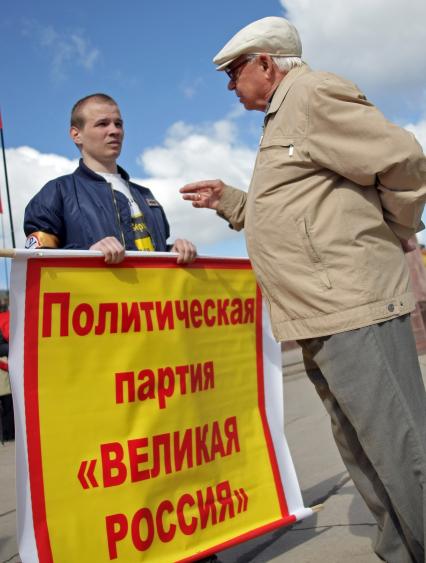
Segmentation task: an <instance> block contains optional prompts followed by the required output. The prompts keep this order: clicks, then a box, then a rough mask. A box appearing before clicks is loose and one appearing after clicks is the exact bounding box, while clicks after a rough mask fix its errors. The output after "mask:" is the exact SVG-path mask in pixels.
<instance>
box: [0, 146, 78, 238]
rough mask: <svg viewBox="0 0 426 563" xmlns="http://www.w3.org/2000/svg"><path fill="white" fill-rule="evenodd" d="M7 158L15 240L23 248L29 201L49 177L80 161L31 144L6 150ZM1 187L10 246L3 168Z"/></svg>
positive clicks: (71, 169) (6, 233)
mask: <svg viewBox="0 0 426 563" xmlns="http://www.w3.org/2000/svg"><path fill="white" fill-rule="evenodd" d="M6 158H7V171H8V178H9V192H10V199H11V205H12V212H13V225H14V231H15V241H16V246H17V247H18V248H22V247H23V246H24V243H25V236H24V231H23V227H22V225H23V220H24V210H25V206H26V205H27V203H28V201H29V200H30V199H31V197H32V196H33V195H34V194H35V193H37V192H38V190H39V189H40V188H41V187H42V186H43V185H44V184H45V183H46V182H47V181H48V180H51V179H52V178H55V177H57V176H62V175H63V174H69V173H70V172H72V171H73V170H75V168H76V166H77V163H78V161H77V160H69V159H67V158H64V157H63V156H59V155H56V154H42V153H40V152H38V151H37V150H35V149H33V148H30V147H19V148H16V149H7V150H6ZM0 187H1V198H2V203H3V213H4V215H3V217H4V225H5V239H6V246H10V245H11V239H10V234H9V233H10V228H9V214H8V210H7V197H6V189H5V183H4V176H3V171H2V172H1V173H0Z"/></svg>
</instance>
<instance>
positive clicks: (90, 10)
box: [0, 0, 426, 284]
mask: <svg viewBox="0 0 426 563" xmlns="http://www.w3.org/2000/svg"><path fill="white" fill-rule="evenodd" d="M269 15H285V16H286V17H288V18H289V19H291V20H292V21H293V23H295V25H296V26H297V27H298V29H299V32H300V34H301V38H302V44H303V47H304V58H305V60H307V62H308V63H309V64H311V66H313V67H314V68H318V69H324V70H332V71H335V72H338V73H340V74H343V75H345V76H346V77H348V78H351V79H352V80H354V81H355V82H356V83H357V84H358V86H360V87H361V88H362V89H363V90H364V92H365V93H366V94H367V96H368V97H370V99H372V100H373V101H374V102H375V103H377V104H378V105H379V107H380V108H381V109H382V111H383V112H384V113H385V114H386V115H387V117H388V118H389V119H391V120H393V121H395V122H397V123H398V124H400V125H402V126H408V127H409V128H411V129H412V130H413V131H414V132H415V133H416V134H417V136H418V138H419V140H420V141H421V142H422V143H423V146H424V147H425V146H426V88H425V79H424V77H425V76H426V57H424V45H426V32H425V26H424V21H425V20H426V2H425V1H424V0H406V1H405V2H404V3H403V4H402V3H401V2H399V1H397V0H357V1H355V0H346V1H345V2H341V0H281V1H279V0H262V1H259V0H236V1H232V0H216V1H215V2H206V1H203V0H197V1H195V0H184V1H182V2H175V1H168V2H167V1H166V2H148V1H145V0H139V1H136V0H129V1H126V0H124V1H123V2H121V3H119V4H118V3H113V2H108V1H105V0H103V1H100V0H91V1H86V2H82V1H80V0H74V1H73V2H72V3H62V2H54V1H53V0H46V1H41V2H38V3H35V2H33V1H29V0H24V1H21V2H17V3H8V4H4V5H3V8H2V16H1V18H0V36H1V39H2V41H1V57H0V72H1V74H0V76H1V77H2V80H1V89H0V108H1V111H2V116H3V124H4V134H5V140H6V145H7V148H8V151H7V159H8V168H9V180H10V187H11V198H12V208H13V213H14V224H15V232H16V238H17V246H22V244H23V240H24V239H23V234H22V214H23V209H24V206H25V204H26V202H27V201H28V200H29V198H30V197H31V196H32V195H33V194H34V193H35V192H36V191H37V190H38V189H40V187H41V186H42V185H43V184H44V183H45V182H46V181H47V180H48V179H50V178H53V177H55V176H58V175H60V174H64V173H68V172H69V171H71V170H73V168H74V167H75V164H76V163H75V159H76V158H77V157H78V154H77V151H76V149H75V147H74V145H73V144H72V142H71V141H70V139H69V137H68V120H69V113H70V108H71V106H72V105H73V103H74V102H75V101H76V100H77V99H79V98H80V97H82V96H85V95H87V94H88V93H92V92H97V91H101V92H106V93H108V94H110V95H112V96H113V97H114V98H115V99H116V100H117V101H118V103H119V105H120V107H121V111H122V114H123V117H124V121H125V131H126V140H125V145H124V149H123V152H122V155H121V157H120V161H119V162H120V164H121V165H122V166H124V167H125V168H126V169H127V170H128V171H129V173H130V174H131V176H132V177H133V178H135V179H137V180H139V181H141V182H143V183H145V185H148V186H149V187H151V188H152V189H153V191H154V192H155V194H156V196H157V198H158V199H159V200H160V201H161V202H162V203H163V204H164V206H165V207H166V211H167V213H168V215H169V219H170V222H171V223H172V233H173V235H174V236H175V237H178V236H184V237H186V238H191V239H192V240H193V241H194V242H195V243H196V244H197V245H198V247H199V249H200V251H201V252H202V253H208V254H225V255H244V254H245V245H244V240H243V237H242V235H241V234H236V233H232V232H230V230H229V229H227V227H226V225H225V224H222V223H221V221H220V220H219V219H217V218H216V217H215V216H214V214H213V213H212V212H209V211H207V210H206V211H201V212H200V211H198V212H197V211H196V210H193V209H192V208H190V206H189V205H188V204H186V203H184V202H181V201H180V200H179V196H177V190H178V188H179V187H180V186H181V185H182V184H183V183H185V182H187V181H193V180H198V179H203V178H211V177H214V178H216V177H221V178H222V179H223V180H225V181H227V182H229V183H232V184H233V185H236V186H240V187H244V188H247V186H248V182H249V179H250V174H251V170H252V167H253V163H254V157H255V153H256V147H257V142H258V138H259V134H260V125H261V123H262V117H263V116H262V114H261V113H259V112H245V111H244V110H243V109H242V108H241V107H239V105H238V103H237V100H236V98H235V95H233V94H232V93H230V92H228V91H227V89H226V84H227V81H226V77H225V76H224V74H223V73H218V72H216V71H215V69H214V65H213V64H212V63H211V59H212V57H213V56H214V55H215V54H216V52H217V51H219V49H220V48H221V47H222V46H223V45H224V43H225V42H226V41H227V40H228V39H229V38H230V37H231V36H232V35H233V34H234V33H235V32H236V31H238V29H240V28H241V27H243V26H244V25H246V24H247V23H249V22H251V21H253V20H255V19H258V18H261V17H265V16H269ZM0 191H1V195H2V200H3V203H4V204H5V199H6V198H5V190H4V180H3V173H2V170H1V169H0ZM4 220H5V223H6V231H8V219H7V216H5V217H4ZM8 242H9V241H8V239H7V237H6V244H7V243H8ZM9 244H10V242H9ZM7 245H8V244H7ZM0 271H1V268H0ZM0 284H1V279H0Z"/></svg>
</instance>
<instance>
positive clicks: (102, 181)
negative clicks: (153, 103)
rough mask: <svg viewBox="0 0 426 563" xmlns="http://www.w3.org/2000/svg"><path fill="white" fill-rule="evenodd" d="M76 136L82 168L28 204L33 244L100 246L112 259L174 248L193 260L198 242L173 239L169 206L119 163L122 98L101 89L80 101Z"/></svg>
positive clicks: (73, 116)
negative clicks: (128, 252)
mask: <svg viewBox="0 0 426 563" xmlns="http://www.w3.org/2000/svg"><path fill="white" fill-rule="evenodd" d="M70 135H71V138H72V140H73V141H74V143H75V144H76V146H77V148H78V149H79V150H80V152H81V156H82V158H81V160H80V163H79V166H78V168H77V169H76V170H75V172H73V173H72V174H68V175H67V176H61V177H60V178H56V179H55V180H51V181H50V182H48V183H47V184H46V185H45V186H44V187H43V188H42V189H41V191H40V192H38V193H37V194H36V195H35V196H34V197H33V199H32V200H31V201H30V203H29V204H28V206H27V208H26V210H25V219H24V230H25V234H26V235H27V243H26V248H41V247H42V248H68V249H90V250H100V251H101V252H102V253H103V254H104V256H105V261H106V262H107V263H109V264H116V263H119V262H121V261H122V260H123V258H124V253H125V250H126V249H127V250H157V251H164V252H165V251H167V250H171V251H172V252H177V253H178V255H179V256H178V259H177V261H178V262H179V263H186V262H192V261H193V260H194V259H195V257H196V249H195V247H194V245H193V244H192V243H191V242H189V241H186V240H184V239H177V240H176V242H175V243H174V244H173V245H170V246H169V245H168V244H167V239H168V237H169V224H168V222H167V219H166V215H165V213H164V211H163V208H162V207H161V205H160V204H159V203H158V201H157V200H156V199H155V197H154V195H153V194H152V192H151V191H150V190H149V189H148V188H145V187H142V186H139V185H138V184H135V183H134V182H131V181H130V180H129V176H128V174H127V172H126V171H125V170H123V169H122V168H120V167H119V166H118V165H117V158H118V157H119V155H120V153H121V146H122V143H123V138H124V127H123V120H122V118H121V114H120V109H119V107H118V105H117V104H116V102H115V101H114V100H113V99H112V98H111V97H110V96H107V95H106V94H100V93H98V94H92V95H90V96H86V97H85V98H82V99H81V100H79V101H78V102H76V104H75V105H74V107H73V108H72V111H71V129H70Z"/></svg>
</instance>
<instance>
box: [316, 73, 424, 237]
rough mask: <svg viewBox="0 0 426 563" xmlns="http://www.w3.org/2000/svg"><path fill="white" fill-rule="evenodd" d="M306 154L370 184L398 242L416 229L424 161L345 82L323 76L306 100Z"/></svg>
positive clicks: (412, 142)
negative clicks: (378, 197) (307, 106)
mask: <svg viewBox="0 0 426 563" xmlns="http://www.w3.org/2000/svg"><path fill="white" fill-rule="evenodd" d="M308 139H309V152H310V155H311V157H312V159H313V160H314V161H315V162H317V163H318V164H320V165H322V166H323V167H324V168H327V169H329V170H332V171H334V172H336V173H337V174H339V175H341V176H344V177H345V178H348V179H349V180H351V181H353V182H354V183H356V184H358V185H360V186H376V188H377V190H378V191H379V195H380V199H381V203H382V208H383V215H384V219H385V220H386V222H387V223H388V224H389V226H390V227H391V229H392V230H393V231H394V233H395V234H396V236H397V237H398V238H400V239H408V238H410V236H412V235H413V234H414V233H415V232H416V231H418V230H420V229H421V228H422V227H421V225H422V224H421V215H422V211H423V207H424V204H425V202H426V158H425V155H424V153H423V150H422V148H421V147H420V145H419V143H418V142H417V141H416V139H415V137H414V135H413V134H412V133H409V132H408V131H406V130H405V129H402V128H401V127H398V126H396V125H394V124H393V123H391V122H389V121H388V120H387V119H386V118H385V117H384V115H383V114H382V113H381V112H380V111H379V110H378V109H377V108H376V107H375V106H374V105H373V104H371V103H370V102H368V101H367V100H366V98H365V96H364V95H363V94H362V93H361V92H360V91H359V90H358V89H357V88H356V87H355V86H354V85H353V84H352V83H350V82H346V81H344V80H342V79H339V78H338V77H330V78H326V79H325V80H323V81H322V82H320V83H319V84H317V85H316V86H315V88H314V89H313V92H312V93H311V96H310V99H309V134H308Z"/></svg>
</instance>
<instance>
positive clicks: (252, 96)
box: [228, 56, 271, 111]
mask: <svg viewBox="0 0 426 563" xmlns="http://www.w3.org/2000/svg"><path fill="white" fill-rule="evenodd" d="M228 76H230V80H229V83H228V89H229V90H235V94H236V95H237V96H238V98H239V100H240V102H241V103H242V104H243V105H244V107H245V108H246V109H249V110H251V109H257V110H259V111H264V110H265V108H266V105H267V103H268V100H269V97H270V90H271V84H270V82H269V80H268V77H267V75H266V72H265V68H264V65H263V64H262V60H261V59H260V58H259V57H256V58H254V59H249V60H247V59H246V58H245V57H244V56H242V57H239V58H238V59H237V60H235V61H233V63H232V64H231V66H230V68H229V69H228Z"/></svg>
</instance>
